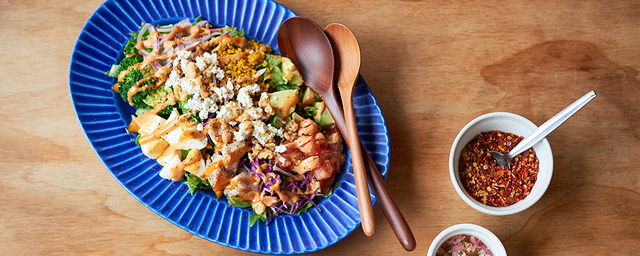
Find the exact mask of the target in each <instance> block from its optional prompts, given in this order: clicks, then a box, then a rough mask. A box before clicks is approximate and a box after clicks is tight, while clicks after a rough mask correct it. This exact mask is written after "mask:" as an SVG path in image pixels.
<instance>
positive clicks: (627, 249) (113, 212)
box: [0, 0, 640, 255]
mask: <svg viewBox="0 0 640 256" xmlns="http://www.w3.org/2000/svg"><path fill="white" fill-rule="evenodd" d="M279 2H280V3H281V4H283V5H284V6H286V7H288V8H289V9H291V10H293V11H294V12H296V13H298V14H299V15H302V16H305V17H308V18H310V19H312V20H314V21H316V22H317V23H318V24H319V25H320V26H321V27H324V26H326V25H327V24H329V23H333V22H339V23H343V24H345V25H346V26H348V27H349V28H350V29H351V30H352V31H353V33H354V34H355V35H356V37H357V38H358V40H359V42H360V48H361V51H362V67H361V74H362V75H363V77H364V78H365V80H366V81H367V83H368V84H369V86H370V87H371V90H372V91H373V92H374V94H375V95H376V98H377V100H378V101H379V103H380V107H381V109H382V111H383V113H384V115H385V118H386V120H387V125H388V128H389V133H390V139H391V163H390V166H391V167H390V170H389V176H388V179H387V184H388V186H389V190H390V191H391V193H392V194H393V196H394V198H395V200H396V202H397V204H398V206H399V207H400V209H401V210H402V211H403V213H404V215H405V217H406V218H407V221H408V222H409V224H410V225H411V227H412V229H413V232H414V234H415V237H416V240H417V244H418V247H417V249H416V250H415V251H414V252H412V253H411V254H416V255H424V254H426V251H427V249H428V248H429V245H430V244H431V241H432V240H433V239H434V238H435V236H436V235H437V234H438V233H439V232H440V231H442V230H444V229H445V228H447V227H449V226H451V225H455V224H459V223H474V224H478V225H481V226H484V227H486V228H488V229H489V230H491V231H492V232H494V233H495V234H496V235H497V236H498V237H499V238H500V239H501V240H502V242H503V243H504V245H505V247H506V250H507V252H508V254H509V255H635V254H636V253H637V252H638V251H639V250H640V243H639V242H638V241H640V240H639V238H640V217H638V216H639V215H638V212H640V194H639V192H640V167H639V166H640V165H639V162H640V128H639V127H640V80H638V79H639V78H638V70H640V29H639V27H640V2H638V1H635V0H633V1H606V0H603V1H577V0H568V1H559V0H558V1H551V0H549V1H545V0H542V1H441V0H429V1H420V0H405V1H381V0H369V1H340V0H314V1H299V0H283V1H279ZM101 3H102V2H101V1H99V0H98V1H96V0H93V1H87V0H82V1H80V0H69V1H44V0H43V1H28V0H25V1H7V0H2V1H0V38H2V42H3V44H2V46H3V47H2V50H1V53H0V56H2V61H0V84H1V88H2V89H1V93H0V110H1V111H0V120H1V122H0V173H1V174H2V179H0V248H2V249H1V250H0V254H2V255H48V254H54V255H76V254H80V255H88V254H98V255H112V254H118V255H141V254H150V255H242V254H246V253H245V252H242V251H238V250H235V249H230V248H227V247H224V246H221V245H218V244H215V243H212V242H208V241H206V240H203V239H201V238H198V237H195V236H193V235H191V234H190V233H188V232H186V231H183V230H182V229H180V228H178V227H176V226H174V225H173V224H170V223H169V222H167V221H165V220H164V219H162V218H161V217H159V216H157V215H156V214H154V213H153V212H151V211H150V210H148V209H147V208H146V207H144V206H143V205H142V204H140V203H139V202H138V201H136V200H135V199H134V198H133V197H132V196H131V195H129V194H128V193H127V192H126V191H125V190H124V189H123V188H122V187H121V186H120V185H119V184H118V183H117V182H116V181H115V180H114V179H113V178H112V177H111V175H110V174H109V173H108V172H107V170H106V168H105V167H104V166H103V165H102V163H101V162H100V160H99V159H98V158H97V156H96V155H95V153H94V152H93V150H92V149H91V146H90V145H89V143H88V141H87V139H86V137H85V136H84V134H83V132H82V130H81V128H80V125H79V124H78V121H77V119H76V117H75V114H74V111H73V108H72V105H71V101H70V97H69V89H68V80H67V78H68V66H69V58H70V56H71V52H72V49H73V45H74V43H75V40H76V38H77V36H78V33H79V32H80V30H81V28H82V26H83V25H84V23H85V22H86V20H87V19H88V18H89V16H90V15H91V13H92V12H93V11H94V10H95V9H97V8H98V6H99V5H100V4H101ZM590 90H595V91H596V92H597V93H598V96H597V97H596V98H595V99H594V100H593V101H592V102H591V103H589V105H587V106H586V107H585V108H584V109H582V110H581V111H580V112H578V113H577V114H576V115H575V116H574V117H572V118H571V119H570V120H569V121H567V122H566V123H565V124H563V125H562V126H561V127H560V128H558V130H556V131H555V132H553V133H552V134H550V135H549V136H548V137H547V138H548V140H549V142H550V144H551V147H552V150H553V155H554V158H555V166H554V175H553V179H552V182H551V185H550V186H549V189H548V190H547V192H546V194H545V195H544V196H543V197H542V199H541V200H540V201H539V202H538V203H537V204H535V205H534V206H533V207H531V208H530V209H528V210H526V211H524V212H521V213H518V214H514V215H510V216H502V217H500V216H489V215H485V214H482V213H480V212H477V211H475V210H473V209H472V208H471V207H469V206H467V205H466V204H465V203H464V202H463V201H462V200H461V199H460V198H459V197H458V195H457V194H456V192H455V190H454V188H453V187H452V185H451V181H450V178H449V170H448V155H449V151H450V148H451V144H452V142H453V140H454V138H455V136H456V135H457V133H458V131H459V130H460V129H461V128H462V127H463V126H464V125H465V124H466V123H467V122H469V121H471V120H472V119H473V118H475V117H477V116H479V115H482V114H485V113H489V112H495V111H507V112H513V113H516V114H520V115H523V116H525V117H527V118H529V119H530V120H532V121H533V122H534V123H536V124H538V125H539V124H542V123H543V122H544V121H545V120H546V119H547V118H550V117H552V116H553V115H554V114H555V113H557V112H558V111H560V110H561V109H563V108H564V107H565V106H567V105H569V104H570V103H571V102H573V101H574V100H576V99H577V98H579V97H580V96H582V95H584V94H585V93H586V92H588V91H590ZM374 211H375V218H376V226H377V228H376V234H375V235H374V236H373V237H370V238H369V237H366V236H364V234H363V233H362V231H361V230H360V229H357V230H356V231H355V232H353V233H352V234H351V235H349V236H348V237H346V238H345V239H343V240H342V241H340V242H338V243H337V244H335V245H334V246H331V247H329V248H327V249H325V250H322V251H320V252H317V253H314V254H317V255H404V254H410V253H408V252H405V251H404V250H403V249H402V247H401V246H400V244H399V243H398V241H397V240H396V238H395V236H394V235H393V232H392V231H391V229H390V227H389V225H388V224H387V223H386V221H385V218H384V215H383V214H382V212H381V210H380V208H378V207H375V208H374Z"/></svg>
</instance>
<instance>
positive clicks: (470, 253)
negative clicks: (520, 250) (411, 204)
mask: <svg viewBox="0 0 640 256" xmlns="http://www.w3.org/2000/svg"><path fill="white" fill-rule="evenodd" d="M427 255H428V256H443V255H444V256H484V255H487V256H506V255H507V252H506V250H505V249H504V246H503V245H502V242H501V241H500V239H498V237H497V236H496V235H494V234H493V233H491V231H489V230H488V229H486V228H484V227H481V226H478V225H474V224H458V225H454V226H451V227H449V228H447V229H445V230H443V231H442V232H440V234H438V236H436V238H435V239H434V240H433V242H432V243H431V246H430V247H429V252H428V253H427Z"/></svg>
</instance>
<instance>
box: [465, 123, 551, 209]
mask: <svg viewBox="0 0 640 256" xmlns="http://www.w3.org/2000/svg"><path fill="white" fill-rule="evenodd" d="M522 139H523V137H520V136H518V135H515V134H512V133H505V132H501V131H492V132H482V133H480V134H478V135H476V137H474V138H473V139H472V140H471V141H469V143H467V145H466V146H465V147H464V149H463V150H462V152H460V160H459V165H458V172H459V174H460V178H461V179H462V185H463V186H464V188H465V189H466V190H467V192H468V193H469V194H470V195H471V196H473V197H474V198H475V199H477V200H478V201H480V202H482V203H483V204H487V205H492V206H509V205H512V204H515V203H516V202H518V201H520V200H522V199H524V198H525V197H527V196H528V195H529V193H530V192H531V189H532V188H533V185H534V184H535V183H536V179H537V177H538V170H539V168H538V157H536V152H535V151H533V148H530V149H527V150H525V151H524V152H522V153H520V154H519V155H517V156H516V157H514V158H513V159H511V170H509V168H507V167H506V166H499V165H497V164H496V160H495V159H494V158H493V157H492V156H491V154H490V153H488V152H487V151H488V150H495V151H498V152H500V153H503V154H506V153H508V152H509V151H511V149H513V148H514V147H515V146H516V145H518V143H520V141H522Z"/></svg>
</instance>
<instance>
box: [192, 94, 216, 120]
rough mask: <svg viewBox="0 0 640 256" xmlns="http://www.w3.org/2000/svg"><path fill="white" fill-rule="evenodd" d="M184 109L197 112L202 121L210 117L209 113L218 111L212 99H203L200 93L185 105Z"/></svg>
mask: <svg viewBox="0 0 640 256" xmlns="http://www.w3.org/2000/svg"><path fill="white" fill-rule="evenodd" d="M184 108H186V109H189V110H193V111H197V112H198V116H199V117H200V119H202V120H205V119H207V117H209V113H215V112H216V111H218V105H217V104H216V103H215V102H214V101H213V100H212V99H211V98H206V99H203V98H201V97H200V94H199V93H196V94H194V95H193V96H192V97H191V98H190V99H189V100H187V103H186V104H184Z"/></svg>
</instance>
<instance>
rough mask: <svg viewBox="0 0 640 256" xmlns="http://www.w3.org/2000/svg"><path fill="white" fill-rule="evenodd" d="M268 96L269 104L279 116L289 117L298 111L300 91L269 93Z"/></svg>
mask: <svg viewBox="0 0 640 256" xmlns="http://www.w3.org/2000/svg"><path fill="white" fill-rule="evenodd" d="M268 95H269V104H271V106H272V107H273V108H274V109H276V112H277V113H278V115H279V116H281V117H286V116H289V115H290V114H291V113H292V112H293V111H294V110H295V109H296V104H297V103H298V90H284V91H279V92H274V93H269V94H268Z"/></svg>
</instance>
